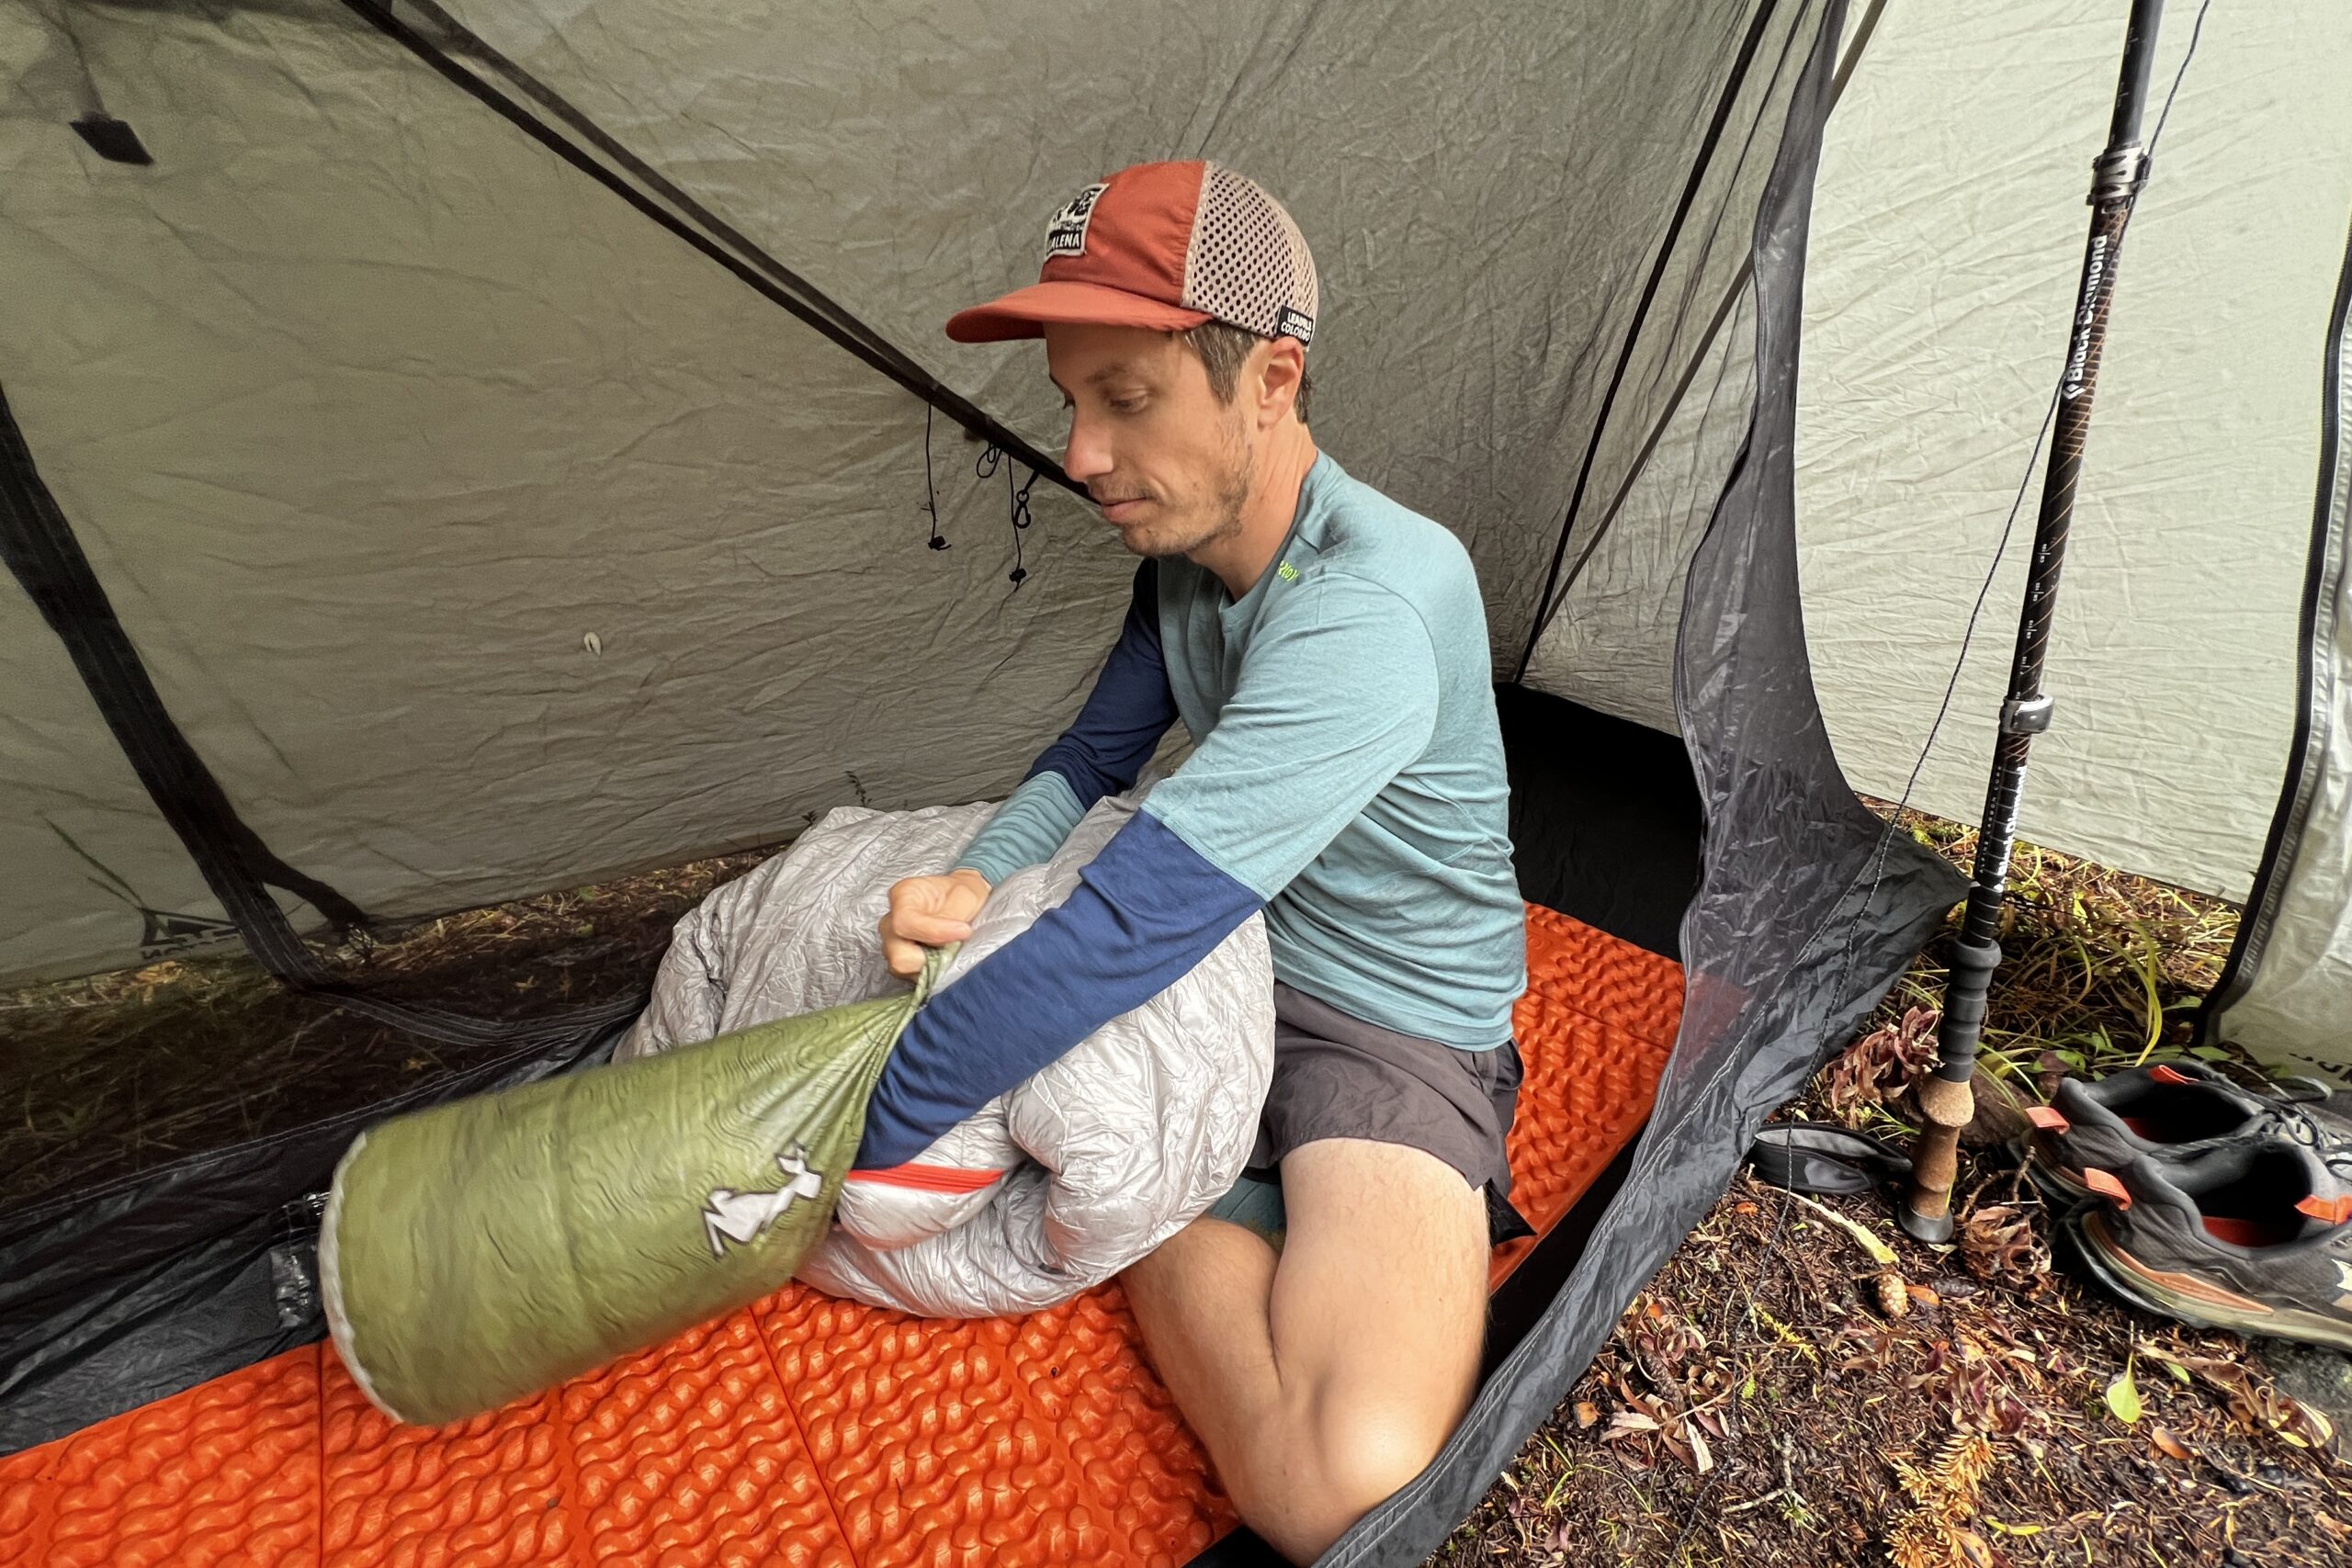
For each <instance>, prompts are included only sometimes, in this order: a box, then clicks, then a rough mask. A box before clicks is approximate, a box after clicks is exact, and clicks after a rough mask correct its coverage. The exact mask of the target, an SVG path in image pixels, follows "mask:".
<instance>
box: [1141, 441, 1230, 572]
mask: <svg viewBox="0 0 2352 1568" xmlns="http://www.w3.org/2000/svg"><path fill="white" fill-rule="evenodd" d="M1226 453H1227V464H1226V467H1225V471H1224V472H1223V473H1222V474H1221V475H1219V476H1218V479H1217V485H1216V490H1215V491H1213V492H1212V493H1211V494H1210V495H1209V496H1208V498H1207V499H1206V500H1205V501H1204V502H1202V503H1201V505H1200V506H1199V507H1197V508H1195V509H1194V515H1193V516H1192V517H1187V518H1184V519H1182V520H1181V521H1180V522H1177V523H1173V524H1171V525H1170V526H1168V527H1167V528H1165V529H1162V530H1160V531H1159V532H1158V533H1157V534H1155V535H1153V536H1149V537H1146V538H1141V539H1134V540H1131V541H1130V543H1129V547H1130V548H1132V549H1133V550H1134V551H1135V552H1136V554H1137V555H1143V556H1150V557H1152V558H1155V559H1159V560H1169V559H1174V558H1178V557H1183V556H1190V555H1192V554H1193V552H1194V551H1196V550H1200V549H1202V548H1204V547H1207V546H1209V545H1213V544H1215V543H1216V542H1217V541H1218V540H1220V539H1228V538H1231V537H1232V536H1234V535H1236V534H1238V533H1239V532H1240V531H1241V516H1242V513H1243V512H1244V511H1245V510H1246V509H1247V508H1248V506H1249V504H1250V477H1251V476H1252V474H1254V473H1255V472H1256V470H1257V466H1258V448H1257V444H1256V443H1255V442H1253V441H1251V440H1250V436H1249V434H1248V431H1247V429H1246V427H1244V426H1242V424H1241V422H1240V421H1238V420H1236V421H1235V422H1234V423H1233V424H1232V425H1231V426H1229V427H1228V429H1227V443H1226Z"/></svg>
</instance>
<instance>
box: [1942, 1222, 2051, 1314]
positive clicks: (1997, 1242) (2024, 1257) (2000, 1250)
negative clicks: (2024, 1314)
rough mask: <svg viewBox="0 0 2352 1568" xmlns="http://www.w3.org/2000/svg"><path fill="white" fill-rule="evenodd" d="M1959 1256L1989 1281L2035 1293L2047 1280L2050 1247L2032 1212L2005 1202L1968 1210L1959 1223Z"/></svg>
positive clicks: (1970, 1267) (2025, 1292) (2039, 1290)
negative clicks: (2039, 1233) (2035, 1230)
mask: <svg viewBox="0 0 2352 1568" xmlns="http://www.w3.org/2000/svg"><path fill="white" fill-rule="evenodd" d="M1960 1257H1961V1261H1962V1262H1963V1263H1965V1264H1966V1265H1967V1266H1968V1271H1969V1272H1970V1273H1972V1274H1973V1275H1975V1276H1976V1277H1977V1278H1978V1279H1980V1280H1985V1281H1986V1282H1987V1283H1989V1284H1995V1285H2004V1286H2007V1288H2008V1289H2010V1290H2013V1291H2017V1292H2020V1293H2021V1294H2025V1295H2029V1296H2030V1295H2037V1294H2039V1293H2040V1292H2041V1290H2042V1289H2043V1287H2045V1286H2047V1285H2048V1284H2049V1283H2050V1247H2049V1244H2048V1243H2046V1242H2044V1241H2043V1240H2042V1239H2041V1236H2039V1235H2036V1234H2034V1229H2033V1220H2032V1216H2030V1214H2028V1213H2025V1212H2024V1211H2023V1210H2021V1209H2017V1208H2014V1207H2011V1206H2010V1205H2008V1204H2007V1203H1995V1204H1990V1205H1987V1206H1985V1207H1984V1208H1979V1209H1973V1210H1971V1211H1970V1212H1969V1213H1967V1214H1966V1215H1964V1216H1963V1217H1962V1220H1961V1223H1960Z"/></svg>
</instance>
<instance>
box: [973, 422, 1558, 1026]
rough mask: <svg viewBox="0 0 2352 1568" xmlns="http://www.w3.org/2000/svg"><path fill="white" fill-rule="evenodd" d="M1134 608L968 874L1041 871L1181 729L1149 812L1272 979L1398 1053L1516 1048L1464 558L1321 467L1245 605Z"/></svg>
mask: <svg viewBox="0 0 2352 1568" xmlns="http://www.w3.org/2000/svg"><path fill="white" fill-rule="evenodd" d="M1137 588H1138V599H1137V604H1136V608H1135V612H1134V613H1131V614H1130V615H1129V617H1128V623H1127V626H1126V628H1125V631H1124V632H1123V633H1122V636H1121V638H1120V643H1119V645H1118V647H1117V649H1114V654H1113V657H1112V659H1111V660H1110V661H1109V662H1108V663H1107V664H1106V665H1105V668H1104V671H1103V675H1102V677H1101V678H1100V679H1099V680H1098V682H1097V683H1096V688H1095V692H1094V694H1093V695H1092V696H1091V698H1090V699H1089V701H1088V703H1087V705H1086V709H1085V711H1084V712H1083V713H1081V715H1080V719H1079V722H1078V723H1077V724H1076V725H1074V726H1072V728H1071V729H1070V731H1069V732H1068V733H1066V734H1065V735H1064V736H1063V737H1062V739H1060V740H1058V741H1057V742H1056V744H1055V746H1054V747H1053V748H1051V749H1049V750H1047V752H1046V755H1045V756H1043V757H1041V758H1040V759H1039V760H1038V764H1037V767H1036V769H1035V771H1033V773H1032V774H1031V776H1030V778H1029V779H1028V780H1027V781H1026V782H1025V783H1024V784H1023V785H1022V786H1021V788H1020V789H1019V790H1017V791H1015V792H1014V794H1013V795H1012V798H1011V799H1009V800H1008V801H1007V802H1006V804H1005V806H1004V807H1003V808H1001V810H1000V811H999V812H998V813H997V815H996V816H995V817H994V818H991V819H990V821H989V824H988V826H987V827H986V828H985V829H983V830H982V831H981V833H980V835H979V836H978V839H976V840H974V841H973V843H972V844H971V846H970V847H969V848H968V849H967V851H966V852H965V854H964V855H963V857H962V858H961V860H960V861H959V864H962V865H967V866H970V867H972V868H973V869H975V870H977V871H978V872H979V873H980V874H982V875H984V876H986V877H988V878H989V881H990V882H992V883H993V882H998V881H1001V880H1002V879H1003V878H1004V877H1005V876H1007V875H1010V874H1012V872H1013V871H1014V870H1016V869H1018V868H1019V867H1021V866H1023V865H1027V864H1034V863H1036V862H1038V861H1041V860H1043V859H1045V858H1046V856H1047V855H1049V854H1051V853H1052V852H1053V851H1054V849H1055V848H1057V846H1058V845H1059V844H1060V842H1061V840H1062V839H1063V838H1064V837H1066V836H1067V835H1068V833H1069V829H1071V828H1072V827H1074V826H1075V825H1076V823H1077V821H1078V818H1080V816H1082V815H1083V814H1084V812H1085V810H1086V808H1087V807H1088V806H1089V805H1091V803H1092V801H1093V800H1095V799H1099V798H1100V797H1101V796H1102V795H1104V794H1108V793H1111V792H1112V791H1113V790H1114V789H1119V788H1125V787H1126V786H1127V785H1128V784H1132V783H1133V781H1134V778H1135V773H1136V769H1137V768H1139V767H1140V765H1141V762H1142V761H1143V760H1144V759H1145V758H1148V756H1149V755H1150V752H1151V750H1152V749H1153V746H1154V745H1155V744H1156V743H1157V741H1158V739H1159V736H1160V734H1161V732H1162V731H1163V730H1164V729H1165V728H1166V726H1167V724H1168V723H1169V722H1170V719H1171V718H1181V719H1182V722H1183V724H1184V727H1185V728H1186V730H1187V731H1188V732H1189V733H1190V734H1191V736H1192V739H1193V743H1194V749H1193V752H1192V754H1191V755H1190V756H1189V757H1187V758H1186V759H1185V760H1184V761H1183V762H1182V764H1181V765H1180V766H1179V767H1178V768H1177V769H1176V771H1175V772H1174V773H1171V774H1170V776H1169V777H1168V778H1166V779H1165V780H1163V781H1161V783H1160V784H1159V785H1158V787H1156V788H1155V789H1154V790H1153V791H1152V793H1151V795H1150V796H1149V798H1148V800H1147V801H1146V803H1145V806H1144V811H1145V813H1146V814H1147V815H1148V816H1150V817H1152V818H1156V819H1157V820H1158V822H1159V824H1161V825H1163V826H1164V827H1165V828H1166V829H1168V830H1169V831H1170V833H1172V834H1174V835H1175V837H1176V838H1177V839H1179V840H1182V842H1183V843H1184V844H1185V845H1188V846H1190V848H1191V849H1192V850H1193V852H1197V854H1198V855H1199V857H1200V858H1201V859H1202V860H1204V861H1205V862H1206V863H1208V864H1209V865H1210V866H1212V867H1214V868H1215V869H1216V871H1217V872H1220V873H1222V874H1224V875H1225V876H1227V877H1229V878H1231V879H1232V880H1233V881H1234V882H1235V883H1237V884H1238V885H1239V886H1240V887H1241V888H1243V889H1246V890H1247V892H1248V894H1249V895H1250V896H1253V897H1254V899H1256V900H1259V901H1262V903H1263V906H1264V915H1265V919H1266V926H1267V932H1268V936H1269V938H1270V939H1271V943H1272V951H1273V964H1274V975H1275V977H1276V978H1278V979H1280V980H1282V981H1283V982H1285V983H1287V984H1289V985H1291V986H1293V987H1296V988H1297V989H1299V990H1301V991H1304V992H1306V993H1307V994H1308V995H1309V996H1313V997H1317V998H1320V999H1322V1000H1324V1001H1327V1002H1329V1004H1330V1005H1332V1006H1333V1007H1336V1008H1338V1009H1340V1010H1341V1011H1343V1012H1347V1013H1349V1014H1351V1015H1352V1016H1354V1017H1357V1018H1361V1019H1363V1020H1365V1021H1368V1022H1372V1023H1376V1024H1379V1025H1381V1026H1383V1027H1385V1028H1388V1029H1393V1030H1396V1031H1397V1032H1401V1033H1406V1034H1412V1035H1416V1036H1419V1037H1420V1038H1423V1039H1428V1040H1434V1041H1437V1042H1439V1043H1443V1044H1447V1045H1453V1046H1457V1047H1462V1048H1464V1049H1483V1048H1487V1047H1491V1046H1495V1045H1498V1044H1501V1043H1503V1042H1504V1041H1506V1040H1508V1039H1509V1038H1510V1028H1511V1024H1510V1014H1511V1007H1512V1004H1513V1003H1514V1002H1515V1001H1516V1000H1517V999H1518V997H1519V995H1520V992H1521V990H1522V989H1523V988H1524V986H1525V980H1526V947H1525V924H1524V921H1525V911H1524V909H1523V908H1522V906H1521V901H1520V897H1519V887H1518V881H1517V878H1516V876H1515V875H1514V874H1513V871H1512V866H1511V855H1510V831H1509V817H1510V786H1509V784H1508V782H1507V780H1506V777H1505V773H1504V766H1503V750H1502V735H1501V730H1500V727H1499V725H1498V720H1497V717H1496V713H1495V699H1494V687H1493V678H1492V671H1491V667H1490V665H1489V662H1488V660H1489V655H1488V651H1487V618H1486V609H1485V605H1484V604H1483V603H1482V602H1481V600H1480V598H1479V594H1478V584H1477V578H1476V573H1475V571H1474V570H1473V568H1472V566H1471V562H1470V557H1469V553H1468V552H1467V551H1466V550H1464V548H1463V547H1462V545H1461V542H1460V541H1459V540H1457V539H1455V538H1454V536H1453V535H1452V534H1450V533H1448V532H1447V531H1446V530H1445V529H1444V528H1442V527H1441V526H1440V525H1437V524H1436V523H1433V522H1431V521H1430V519H1428V518H1426V517H1423V516H1421V515H1419V513H1414V512H1412V511H1409V510H1408V509H1407V508H1405V507H1403V506H1400V505H1398V504H1397V502H1394V501H1391V500H1389V499H1388V498H1387V497H1386V496H1385V495H1382V494H1381V493H1380V492H1379V491H1375V490H1374V489H1372V488H1371V487H1370V486H1368V485H1364V484H1362V483H1359V482H1358V481H1356V480H1355V479H1351V478H1350V477H1349V476H1348V475H1347V473H1346V472H1345V471H1344V470H1342V469H1341V468H1340V465H1339V464H1338V463H1336V462H1334V461H1333V460H1332V459H1331V458H1330V457H1328V456H1327V457H1318V458H1317V461H1316V463H1315V465H1314V467H1313V468H1311V469H1310V470H1309V471H1308V473H1307V475H1306V481H1305V483H1304V484H1303V485H1302V487H1301V489H1300V492H1299V502H1298V513H1297V516H1296V518H1295V520H1294V522H1293V524H1292V527H1291V532H1290V534H1289V536H1288V537H1287V538H1286V539H1285V540H1284V541H1283V547H1282V548H1281V549H1280V550H1279V551H1278V552H1277V553H1276V555H1275V557H1274V559H1273V562H1272V564H1271V565H1270V566H1269V567H1268V568H1267V570H1266V571H1265V574H1264V575H1263V576H1262V577H1261V578H1260V579H1259V581H1257V582H1256V583H1255V584H1254V585H1253V586H1252V587H1251V588H1250V591H1249V592H1247V593H1245V594H1243V595H1242V596H1241V597H1240V598H1239V599H1238V600H1235V599H1234V598H1232V597H1231V596H1230V595H1229V594H1228V593H1227V591H1226V588H1225V585H1224V583H1223V582H1222V581H1220V580H1219V579H1218V578H1217V577H1216V575H1215V574H1214V573H1212V572H1210V571H1208V570H1205V569H1204V568H1202V567H1199V566H1196V565H1194V564H1193V563H1192V562H1190V561H1187V560H1182V559H1170V560H1160V561H1157V562H1150V563H1147V565H1146V567H1145V569H1144V570H1143V571H1142V572H1141V573H1139V574H1138V582H1137ZM1152 645H1156V647H1155V646H1152Z"/></svg>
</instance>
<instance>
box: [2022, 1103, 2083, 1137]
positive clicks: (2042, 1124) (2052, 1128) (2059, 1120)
mask: <svg viewBox="0 0 2352 1568" xmlns="http://www.w3.org/2000/svg"><path fill="white" fill-rule="evenodd" d="M2025 1119H2026V1120H2027V1121H2029V1122H2032V1123H2033V1124H2034V1125H2035V1126H2037V1127H2039V1128H2041V1130H2042V1131H2043V1132H2045V1133H2067V1132H2072V1131H2073V1130H2074V1126H2075V1124H2074V1123H2073V1122H2069V1121H2067V1120H2066V1113H2065V1112H2064V1111H2061V1110H2059V1109H2058V1108H2057V1107H2056V1106H2054V1105H2029V1106H2027V1107H2026V1108H2025Z"/></svg>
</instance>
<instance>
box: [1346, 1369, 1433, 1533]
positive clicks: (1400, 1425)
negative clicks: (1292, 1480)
mask: <svg viewBox="0 0 2352 1568" xmlns="http://www.w3.org/2000/svg"><path fill="white" fill-rule="evenodd" d="M1460 1416H1461V1412H1460V1411H1458V1410H1430V1409H1425V1408H1415V1407H1413V1406H1411V1405H1408V1404H1403V1403H1401V1402H1385V1401H1375V1400H1363V1399H1358V1400H1351V1401H1348V1402H1345V1403H1343V1404H1339V1405H1336V1406H1334V1407H1333V1408H1331V1409H1330V1410H1329V1411H1327V1412H1326V1413H1325V1415H1324V1416H1323V1417H1322V1418H1321V1419H1320V1420H1318V1421H1317V1428H1318V1430H1317V1433H1316V1450H1317V1455H1316V1461H1317V1470H1318V1471H1320V1472H1321V1473H1322V1475H1323V1477H1324V1484H1325V1486H1326V1487H1327V1489H1328V1490H1329V1493H1330V1495H1331V1496H1332V1498H1333V1499H1334V1501H1335V1502H1339V1503H1342V1504H1344V1505H1346V1506H1349V1507H1351V1509H1352V1510H1353V1512H1352V1513H1351V1515H1350V1522H1351V1523H1352V1522H1354V1519H1355V1518H1357V1517H1361V1516H1363V1514H1365V1513H1367V1512H1369V1511H1370V1510H1371V1509H1372V1508H1374V1506H1378V1505H1379V1504H1380V1503H1382V1502H1384V1501H1385V1500H1386V1499H1387V1498H1388V1497H1389V1496H1391V1495H1394V1494H1395V1493H1396V1491H1397V1489H1398V1488H1399V1487H1401V1486H1403V1485H1404V1484H1405V1483H1407V1482H1408V1481H1410V1480H1412V1479H1413V1477H1415V1476H1416V1475H1419V1473H1420V1472H1422V1471H1423V1470H1424V1469H1426V1468H1427V1467H1428V1465H1429V1462H1430V1460H1432V1459H1434V1458H1436V1457H1437V1451H1438V1450H1440V1449H1442V1448H1443V1447H1444V1446H1445V1439H1446V1438H1448V1437H1450V1436H1452V1435H1453V1427H1454V1423H1455V1422H1456V1421H1457V1420H1459V1419H1460Z"/></svg>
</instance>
